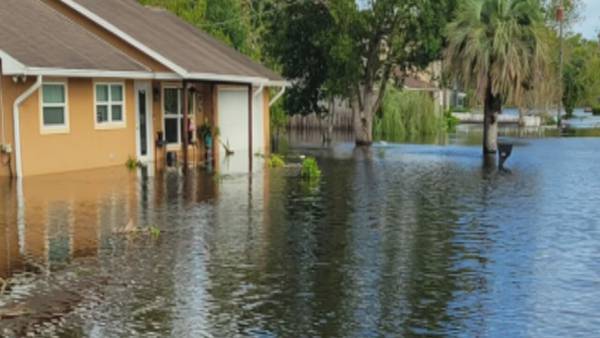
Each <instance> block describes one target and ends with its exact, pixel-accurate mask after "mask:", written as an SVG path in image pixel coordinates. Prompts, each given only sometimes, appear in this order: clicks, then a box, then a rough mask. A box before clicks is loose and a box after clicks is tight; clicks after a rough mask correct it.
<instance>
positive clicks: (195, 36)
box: [61, 0, 283, 81]
mask: <svg viewBox="0 0 600 338" xmlns="http://www.w3.org/2000/svg"><path fill="white" fill-rule="evenodd" d="M61 1H62V2H63V3H65V4H67V5H69V6H71V7H72V8H74V9H75V10H77V11H79V12H80V13H81V14H82V15H89V16H92V17H93V18H91V17H90V18H91V19H92V20H94V19H95V21H96V22H97V23H99V24H100V23H101V22H102V23H104V24H108V25H109V26H111V27H113V28H115V29H116V31H118V33H119V34H121V35H122V36H123V37H125V38H130V39H132V41H131V42H133V43H136V44H139V45H140V47H142V48H144V49H146V50H147V51H148V52H152V53H155V55H154V57H155V58H157V59H160V60H162V61H163V63H164V64H165V65H167V64H170V68H172V69H173V70H174V71H176V72H177V73H179V74H180V75H186V77H203V76H211V75H213V76H216V77H217V78H218V77H219V76H223V77H232V78H236V77H238V78H242V79H243V78H246V79H249V78H254V79H256V78H261V79H267V80H271V81H282V80H283V78H282V77H281V76H279V75H278V74H276V73H275V72H273V71H271V70H269V69H268V68H266V67H264V66H262V65H260V64H259V63H256V62H254V61H253V60H251V59H250V58H248V57H247V56H245V55H243V54H241V53H239V52H238V51H236V50H235V49H233V48H231V47H229V46H226V45H225V44H223V43H221V42H220V41H217V40H216V39H214V38H212V37H211V36H209V35H208V34H206V33H204V32H202V31H200V30H199V29H197V28H196V27H194V26H192V25H190V24H188V23H186V22H184V21H183V20H181V19H179V18H178V17H177V16H175V15H173V14H171V13H169V12H167V11H164V10H157V9H153V8H147V7H144V6H142V5H140V4H138V3H137V1H133V0H103V1H97V0H61ZM167 66H169V65H167Z"/></svg>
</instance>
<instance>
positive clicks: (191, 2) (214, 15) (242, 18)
mask: <svg viewBox="0 0 600 338" xmlns="http://www.w3.org/2000/svg"><path fill="white" fill-rule="evenodd" d="M138 1H139V2H140V3H142V4H143V5H149V6H156V7H162V8H165V9H167V10H169V11H171V12H173V13H174V14H176V15H177V16H179V17H180V18H182V19H184V20H185V21H187V22H188V23H190V24H192V25H194V26H196V27H198V28H200V29H202V30H204V31H206V32H207V33H209V34H210V35H212V36H213V37H215V38H217V39H219V40H221V41H222V42H224V43H225V44H227V45H229V46H231V47H233V48H235V49H237V50H239V51H240V52H242V53H244V54H246V55H248V56H250V57H252V58H254V59H255V60H259V61H264V60H262V44H261V43H260V40H261V39H262V36H263V34H264V22H263V18H264V13H265V11H267V10H268V6H267V5H268V4H270V3H271V2H272V0H252V1H239V0H138Z"/></svg>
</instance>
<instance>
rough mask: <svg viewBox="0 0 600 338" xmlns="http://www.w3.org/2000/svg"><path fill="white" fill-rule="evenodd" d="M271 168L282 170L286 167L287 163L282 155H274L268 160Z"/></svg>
mask: <svg viewBox="0 0 600 338" xmlns="http://www.w3.org/2000/svg"><path fill="white" fill-rule="evenodd" d="M268 164H269V167H271V168H282V167H285V161H284V159H283V157H282V156H281V155H278V154H272V155H271V156H270V157H269V160H268Z"/></svg>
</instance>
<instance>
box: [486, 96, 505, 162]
mask: <svg viewBox="0 0 600 338" xmlns="http://www.w3.org/2000/svg"><path fill="white" fill-rule="evenodd" d="M483 110H484V112H483V114H484V117H483V153H484V154H494V153H496V152H497V151H498V115H500V114H501V113H502V98H501V97H500V96H499V95H494V94H493V92H492V89H491V86H490V88H488V90H487V91H486V95H485V104H484V109H483Z"/></svg>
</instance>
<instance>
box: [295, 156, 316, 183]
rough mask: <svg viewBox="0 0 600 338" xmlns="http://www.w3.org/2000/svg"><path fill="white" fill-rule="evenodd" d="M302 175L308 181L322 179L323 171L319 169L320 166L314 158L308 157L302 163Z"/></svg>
mask: <svg viewBox="0 0 600 338" xmlns="http://www.w3.org/2000/svg"><path fill="white" fill-rule="evenodd" d="M300 175H301V176H302V178H304V179H307V180H312V179H317V178H319V177H321V169H319V164H318V163H317V160H316V159H315V158H314V157H307V158H305V159H304V160H303V161H302V170H301V171H300Z"/></svg>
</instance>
